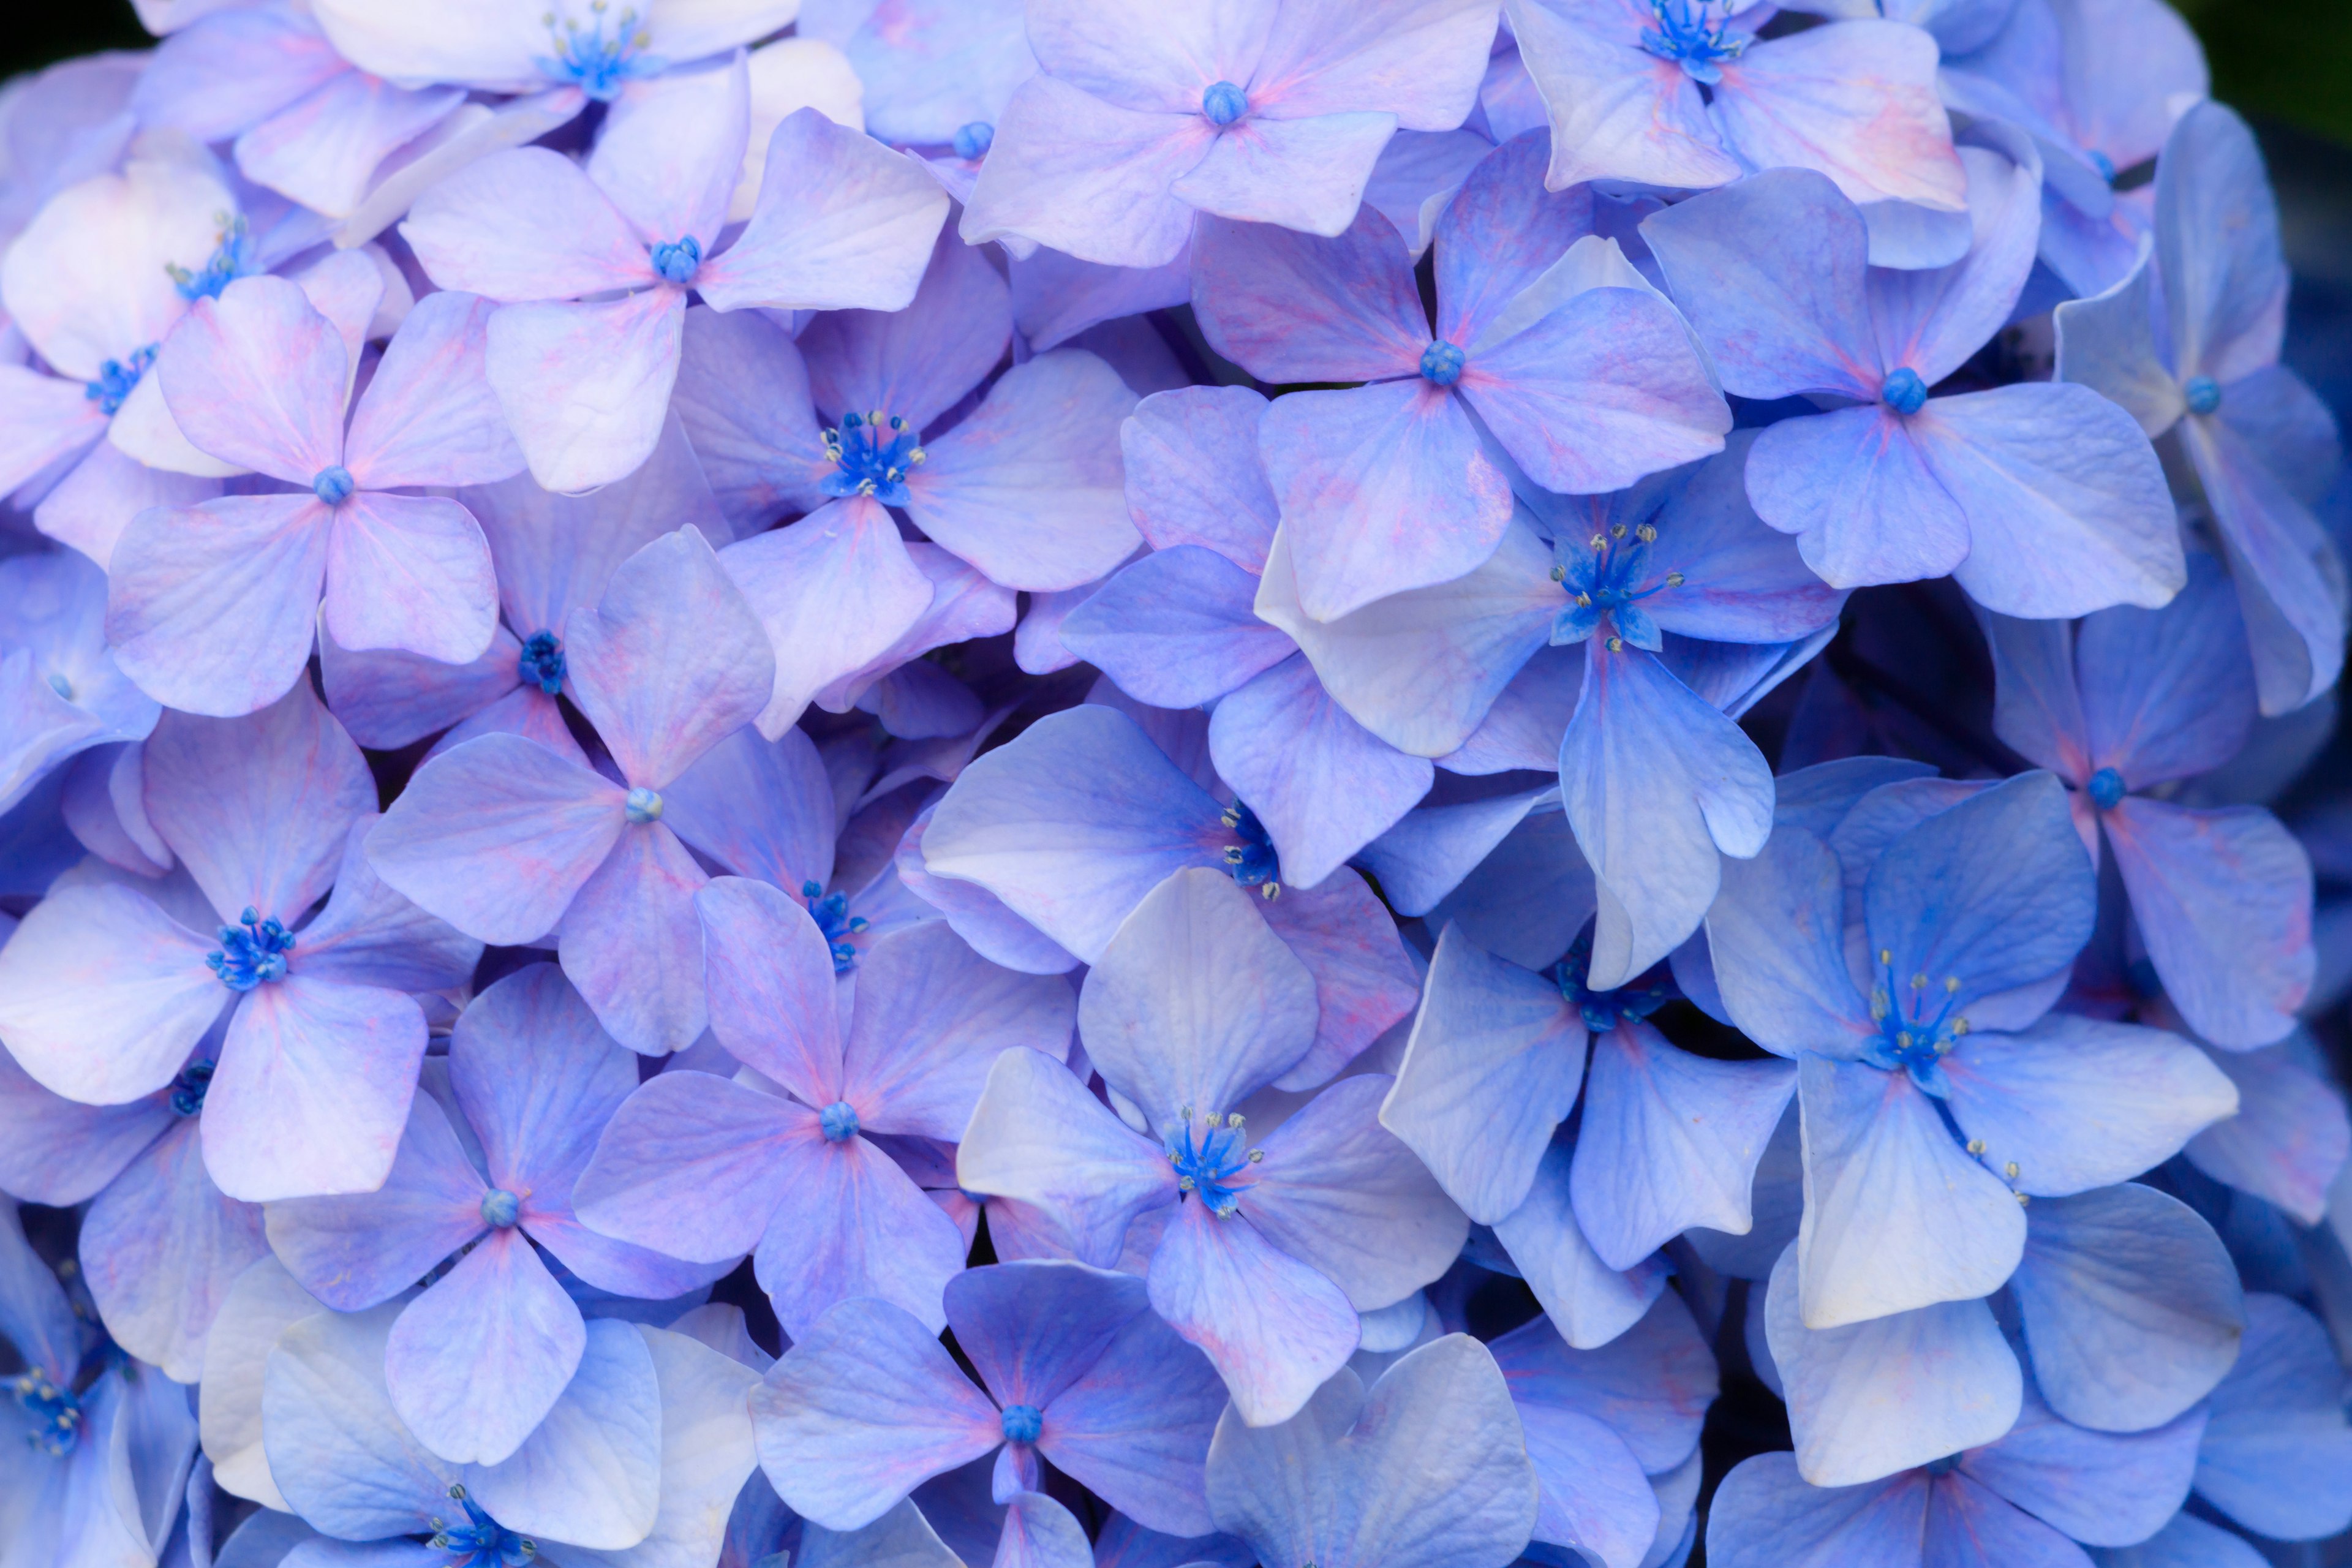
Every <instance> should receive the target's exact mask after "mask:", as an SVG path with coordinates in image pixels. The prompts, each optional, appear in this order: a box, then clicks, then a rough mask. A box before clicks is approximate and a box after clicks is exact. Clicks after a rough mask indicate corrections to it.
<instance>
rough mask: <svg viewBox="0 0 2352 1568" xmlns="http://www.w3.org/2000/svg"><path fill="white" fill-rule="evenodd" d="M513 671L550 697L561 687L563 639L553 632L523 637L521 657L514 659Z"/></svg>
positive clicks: (559, 690) (534, 633) (525, 681)
mask: <svg viewBox="0 0 2352 1568" xmlns="http://www.w3.org/2000/svg"><path fill="white" fill-rule="evenodd" d="M515 673H516V674H517V675H518V676H520V678H521V679H522V680H523V682H524V683H525V684H526V685H530V686H536V687H538V688H539V689H541V691H544V692H545V693H547V695H549V696H550V697H553V696H555V695H556V694H557V693H558V692H561V691H562V689H563V674H564V663H563V639H562V637H557V636H556V635H555V634H554V633H553V632H543V631H542V632H533V633H531V634H530V636H529V637H525V638H524V639H523V645H522V654H521V657H520V658H517V659H516V660H515Z"/></svg>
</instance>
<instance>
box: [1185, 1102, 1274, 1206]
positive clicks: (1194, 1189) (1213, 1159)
mask: <svg viewBox="0 0 2352 1568" xmlns="http://www.w3.org/2000/svg"><path fill="white" fill-rule="evenodd" d="M1177 1114H1178V1117H1179V1120H1178V1121H1177V1122H1176V1124H1175V1125H1174V1126H1172V1127H1171V1128H1169V1129H1168V1137H1167V1142H1166V1143H1165V1144H1164V1145H1163V1146H1164V1147H1165V1148H1166V1149H1167V1151H1168V1163H1170V1164H1171V1165H1173V1166H1175V1167H1176V1190H1177V1191H1178V1192H1180V1193H1190V1194H1192V1195H1193V1196H1194V1197H1197V1198H1199V1199H1200V1200H1201V1202H1202V1205H1205V1206H1206V1207H1207V1208H1208V1211H1209V1212H1210V1213H1211V1214H1213V1215H1216V1216H1217V1217H1218V1218H1219V1219H1224V1218H1226V1217H1228V1216H1229V1215H1232V1214H1233V1213H1234V1211H1235V1210H1236V1209H1238V1208H1240V1207H1241V1206H1242V1194H1243V1193H1244V1191H1246V1190H1247V1189H1248V1188H1249V1187H1250V1185H1251V1184H1253V1183H1254V1182H1255V1180H1256V1178H1255V1176H1253V1175H1252V1174H1251V1173H1250V1167H1251V1166H1253V1165H1255V1164H1256V1163H1258V1162H1259V1161H1261V1160H1263V1159H1265V1150H1263V1149H1252V1148H1249V1147H1248V1146H1247V1145H1248V1143H1249V1134H1248V1133H1246V1132H1244V1131H1242V1118H1241V1112H1239V1111H1235V1112H1234V1114H1233V1115H1231V1116H1220V1115H1218V1114H1217V1113H1215V1112H1214V1111H1212V1112H1210V1114H1209V1115H1208V1116H1206V1117H1204V1118H1202V1131H1201V1135H1200V1137H1199V1138H1198V1139H1195V1138H1194V1137H1193V1135H1192V1107H1191V1106H1189V1105H1188V1106H1186V1107H1185V1108H1184V1109H1183V1110H1181V1111H1179V1112H1178V1113H1177Z"/></svg>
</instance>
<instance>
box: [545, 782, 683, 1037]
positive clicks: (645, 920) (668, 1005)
mask: <svg viewBox="0 0 2352 1568" xmlns="http://www.w3.org/2000/svg"><path fill="white" fill-rule="evenodd" d="M708 881H709V877H707V876H706V875H705V874H704V872H703V869H702V868H701V867H700V866H698V865H697V864H695V860H694V857H693V855H691V854H690V853H688V850H687V847H686V846H685V845H683V844H680V843H679V842H678V841H677V835H676V834H674V833H672V832H671V831H670V830H669V829H668V828H667V827H664V826H661V824H659V823H658V822H648V823H644V824H633V825H630V826H625V827H624V828H623V829H622V831H621V838H620V842H619V843H617V844H615V845H614V847H613V851H612V853H611V854H609V855H607V856H606V857H605V858H604V862H603V863H602V864H601V865H599V866H598V867H597V868H596V869H595V870H594V871H593V873H592V874H591V875H590V876H589V878H588V879H587V881H586V882H584V883H583V884H582V886H581V888H580V891H579V894H578V896H577V897H575V898H574V899H573V900H572V903H571V906H570V907H569V908H568V909H566V910H564V911H563V919H562V922H561V923H560V924H559V925H558V927H557V930H556V935H557V942H556V952H557V954H558V956H559V957H560V958H561V959H562V963H563V973H565V975H567V976H568V977H569V978H570V979H571V981H572V984H574V985H576V986H578V987H579V988H580V994H582V995H583V996H584V997H586V998H587V999H588V1005H590V1006H591V1007H593V1008H594V1009H595V1010H596V1018H597V1021H598V1022H599V1023H601V1024H603V1025H604V1028H605V1029H606V1031H607V1032H609V1033H610V1034H611V1035H612V1037H614V1039H616V1040H618V1041H620V1042H621V1043H622V1044H623V1045H625V1046H626V1047H629V1048H630V1049H631V1050H633V1051H637V1052H640V1053H642V1054H644V1055H646V1056H661V1055H664V1054H666V1053H667V1052H670V1051H682V1050H684V1049H686V1048H687V1047H688V1046H690V1045H692V1044H694V1042H695V1040H696V1039H697V1038H698V1037H700V1036H701V1034H702V1032H703V1030H704V1029H705V1028H707V1027H709V1022H710V1013H709V1003H708V998H707V994H706V990H705V985H704V981H703V973H702V923H701V921H699V920H698V918H697V917H696V914H695V907H694V897H695V894H696V893H698V892H699V891H700V890H701V889H702V887H703V885H704V883H706V882H708Z"/></svg>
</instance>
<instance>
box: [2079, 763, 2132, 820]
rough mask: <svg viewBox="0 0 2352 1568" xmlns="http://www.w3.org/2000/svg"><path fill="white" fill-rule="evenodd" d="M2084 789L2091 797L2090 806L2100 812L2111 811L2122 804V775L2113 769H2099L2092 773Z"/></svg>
mask: <svg viewBox="0 0 2352 1568" xmlns="http://www.w3.org/2000/svg"><path fill="white" fill-rule="evenodd" d="M2084 789H2085V790H2086V791H2087V792H2088V793H2089V795H2090V796H2091V804H2092V805H2095V806H2097V807H2098V808H2099V809H2100V810H2101V811H2113V810H2115V808H2116V806H2118V805H2122V804H2123V798H2124V775H2123V774H2121V773H2117V772H2116V770H2115V769H2113V768H2101V769H2100V770H2099V771H2098V772H2097V773H2093V774H2092V775H2091V782H2090V783H2089V784H2086V785H2084Z"/></svg>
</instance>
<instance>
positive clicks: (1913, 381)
mask: <svg viewBox="0 0 2352 1568" xmlns="http://www.w3.org/2000/svg"><path fill="white" fill-rule="evenodd" d="M1878 401H1879V402H1881V403H1884V404H1885V405H1886V406H1887V407H1889V408H1892V409H1893V410H1895V413H1897V414H1916V413H1918V412H1919V410H1921V409H1922V408H1925V407H1927V383H1926V382H1924V381H1922V380H1920V379H1919V373H1918V372H1917V371H1916V370H1913V369H1912V368H1911V367H1910V366H1909V365H1907V364H1906V365H1905V366H1903V367H1902V368H1901V369H1900V370H1897V371H1896V372H1895V374H1893V375H1890V376H1888V377H1887V378H1886V379H1885V381H1884V382H1882V383H1880V384H1879V388H1878Z"/></svg>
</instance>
